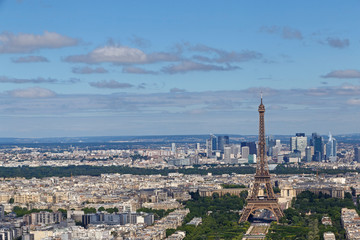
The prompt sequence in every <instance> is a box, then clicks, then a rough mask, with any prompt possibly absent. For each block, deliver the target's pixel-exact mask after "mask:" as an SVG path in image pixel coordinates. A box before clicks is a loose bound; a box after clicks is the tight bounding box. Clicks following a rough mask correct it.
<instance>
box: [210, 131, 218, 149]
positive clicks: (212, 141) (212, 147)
mask: <svg viewBox="0 0 360 240" xmlns="http://www.w3.org/2000/svg"><path fill="white" fill-rule="evenodd" d="M210 141H211V150H213V151H215V150H217V141H216V136H215V135H213V134H211V135H210Z"/></svg>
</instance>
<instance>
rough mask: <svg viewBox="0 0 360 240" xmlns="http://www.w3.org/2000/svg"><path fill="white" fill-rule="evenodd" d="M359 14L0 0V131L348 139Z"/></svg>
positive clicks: (247, 6)
mask: <svg viewBox="0 0 360 240" xmlns="http://www.w3.org/2000/svg"><path fill="white" fill-rule="evenodd" d="M359 7H360V2H359V1H354V0H352V1H343V2H340V1H316V2H313V1H297V2H294V1H276V2H273V1H271V2H269V1H246V2H245V1H226V2H221V1H176V2H175V1H110V0H109V1H91V2H89V1H84V0H79V1H67V0H64V1H53V0H49V1H29V0H23V1H10V0H7V1H1V0H0V66H1V72H0V84H1V90H0V116H1V120H0V136H2V137H57V136H107V135H112V136H116V135H171V134H208V133H227V134H257V132H258V122H257V121H258V116H257V114H258V113H257V106H258V105H259V97H260V92H263V96H264V104H265V105H266V124H265V127H266V133H267V134H294V133H295V132H305V133H307V134H311V133H312V132H319V133H320V134H327V133H328V131H331V132H332V133H333V134H342V133H354V132H359V129H358V119H359V117H360V113H359V105H360V99H359V94H360V81H359V80H360V68H359V62H360V55H359V53H360V49H359V48H360V32H359V28H358V21H356V19H358V9H359Z"/></svg>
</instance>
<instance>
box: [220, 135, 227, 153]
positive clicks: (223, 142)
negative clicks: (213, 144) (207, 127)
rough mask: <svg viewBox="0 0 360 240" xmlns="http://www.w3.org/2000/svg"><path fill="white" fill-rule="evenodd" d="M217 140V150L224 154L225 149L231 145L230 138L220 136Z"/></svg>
mask: <svg viewBox="0 0 360 240" xmlns="http://www.w3.org/2000/svg"><path fill="white" fill-rule="evenodd" d="M217 140H218V141H217V144H218V147H217V150H220V152H221V153H223V152H224V147H225V146H226V145H228V144H229V136H218V139H217Z"/></svg>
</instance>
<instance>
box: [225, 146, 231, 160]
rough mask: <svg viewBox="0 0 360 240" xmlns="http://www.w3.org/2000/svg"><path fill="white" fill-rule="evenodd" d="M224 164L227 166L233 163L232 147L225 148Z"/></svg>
mask: <svg viewBox="0 0 360 240" xmlns="http://www.w3.org/2000/svg"><path fill="white" fill-rule="evenodd" d="M224 162H225V163H226V164H230V163H231V147H224Z"/></svg>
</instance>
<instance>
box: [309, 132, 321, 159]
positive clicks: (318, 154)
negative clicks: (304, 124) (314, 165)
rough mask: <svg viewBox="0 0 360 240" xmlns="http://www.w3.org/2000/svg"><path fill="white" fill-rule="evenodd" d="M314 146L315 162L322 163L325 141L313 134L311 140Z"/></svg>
mask: <svg viewBox="0 0 360 240" xmlns="http://www.w3.org/2000/svg"><path fill="white" fill-rule="evenodd" d="M311 140H312V141H311V143H312V146H314V158H313V160H314V161H316V162H321V160H323V159H324V141H323V137H322V136H320V135H318V134H317V133H313V134H312V139H311Z"/></svg>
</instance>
